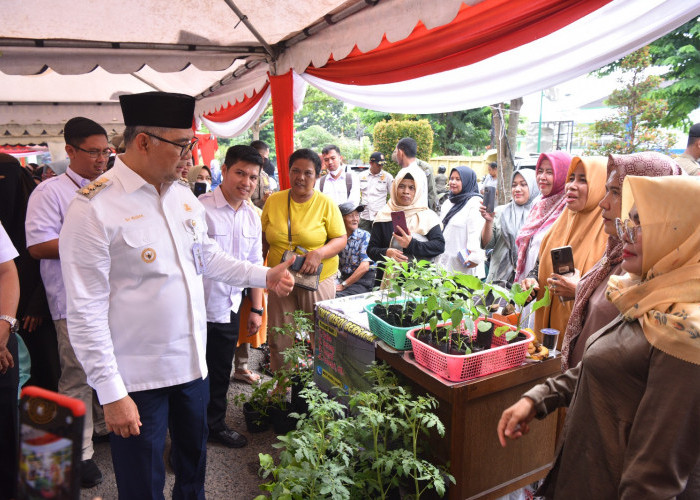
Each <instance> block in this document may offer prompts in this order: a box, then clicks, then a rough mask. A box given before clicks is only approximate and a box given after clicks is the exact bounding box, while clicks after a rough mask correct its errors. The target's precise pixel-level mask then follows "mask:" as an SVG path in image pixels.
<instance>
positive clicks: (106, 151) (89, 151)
mask: <svg viewBox="0 0 700 500" xmlns="http://www.w3.org/2000/svg"><path fill="white" fill-rule="evenodd" d="M73 147H74V148H75V149H79V150H80V151H82V152H83V153H87V155H88V156H89V157H90V158H92V159H93V160H96V159H97V158H98V157H99V156H102V157H104V158H109V157H110V156H112V153H114V151H113V150H111V149H109V148H107V149H103V150H102V151H100V150H99V149H83V148H81V147H80V146H73Z"/></svg>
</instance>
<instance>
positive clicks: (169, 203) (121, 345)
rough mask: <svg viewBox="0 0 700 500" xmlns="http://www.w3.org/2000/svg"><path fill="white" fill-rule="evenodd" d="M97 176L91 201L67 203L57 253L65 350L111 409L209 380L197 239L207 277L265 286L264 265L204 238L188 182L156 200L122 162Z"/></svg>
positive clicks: (151, 189)
mask: <svg viewBox="0 0 700 500" xmlns="http://www.w3.org/2000/svg"><path fill="white" fill-rule="evenodd" d="M103 178H106V179H107V182H106V184H105V185H104V187H101V188H98V189H97V190H95V193H94V196H92V198H91V199H90V198H89V197H87V196H83V195H79V196H77V197H76V198H75V199H74V200H73V202H72V203H71V205H70V207H69V208H68V212H67V214H66V221H65V224H64V225H63V229H62V230H61V235H60V240H59V241H60V247H59V248H60V254H61V267H62V270H63V276H64V279H65V285H66V292H67V303H68V331H69V334H70V340H71V344H72V345H73V348H74V349H75V354H76V356H77V358H78V360H79V361H80V362H81V364H82V365H83V368H84V369H85V373H86V374H87V379H88V382H89V384H90V385H91V386H92V387H94V388H95V390H96V391H97V395H98V397H99V400H100V403H101V404H107V403H111V402H113V401H116V400H119V399H121V398H123V397H124V396H126V395H127V391H129V392H133V391H143V390H148V389H157V388H161V387H168V386H173V385H178V384H183V383H186V382H190V381H192V380H195V379H197V378H205V377H206V376H207V366H206V360H205V347H206V331H207V330H206V309H205V306H204V287H203V286H202V275H199V274H197V271H196V268H195V262H194V257H193V245H194V244H195V242H198V243H201V245H202V257H203V258H202V260H203V261H204V263H205V265H206V270H205V271H204V275H205V276H206V277H208V278H215V279H221V280H224V281H226V282H227V283H229V284H230V285H232V286H252V287H257V288H264V287H265V285H266V274H267V268H265V267H261V266H256V265H253V264H250V263H249V262H242V261H238V260H235V259H233V258H232V257H229V256H228V255H227V254H226V253H225V252H223V251H222V250H221V248H219V246H218V245H217V244H216V242H214V241H213V240H212V239H210V238H209V237H208V236H207V226H206V222H205V214H204V207H203V206H202V204H201V203H199V201H197V198H195V196H194V195H193V194H192V191H191V190H190V188H189V186H185V185H183V184H181V183H179V182H175V183H172V184H169V185H166V184H164V185H163V187H162V188H161V193H160V194H158V192H157V191H156V189H155V188H154V187H153V186H152V185H150V184H148V183H147V182H146V181H145V180H144V179H143V178H142V177H141V176H139V175H138V174H137V173H136V172H134V171H133V170H131V169H130V168H129V167H127V166H126V165H125V164H124V163H123V162H122V161H121V159H120V158H119V157H117V159H116V161H115V164H114V168H113V169H112V170H110V171H109V172H107V173H106V174H105V175H104V176H103ZM101 179H102V178H101Z"/></svg>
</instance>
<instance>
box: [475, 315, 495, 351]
mask: <svg viewBox="0 0 700 500" xmlns="http://www.w3.org/2000/svg"><path fill="white" fill-rule="evenodd" d="M493 330H494V324H493V323H491V322H490V321H480V322H479V324H478V325H476V343H477V345H479V346H481V347H483V348H484V349H491V343H492V342H493Z"/></svg>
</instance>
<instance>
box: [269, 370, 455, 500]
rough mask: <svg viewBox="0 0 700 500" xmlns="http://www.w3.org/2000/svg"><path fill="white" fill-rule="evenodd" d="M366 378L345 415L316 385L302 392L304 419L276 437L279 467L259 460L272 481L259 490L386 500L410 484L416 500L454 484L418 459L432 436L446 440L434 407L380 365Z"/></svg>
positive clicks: (294, 498) (278, 495) (291, 496)
mask: <svg viewBox="0 0 700 500" xmlns="http://www.w3.org/2000/svg"><path fill="white" fill-rule="evenodd" d="M366 376H367V377H368V378H369V379H370V380H371V381H372V387H371V388H370V389H369V390H367V391H360V392H355V393H353V394H352V395H351V398H350V402H349V409H346V408H345V407H344V406H343V405H342V404H340V403H339V402H337V401H336V400H334V399H333V398H331V397H329V396H328V395H326V394H325V393H323V392H322V391H320V390H319V389H318V388H317V387H316V386H315V385H314V384H312V383H309V384H308V385H307V386H306V388H305V389H304V390H303V391H302V396H303V397H304V398H305V399H306V401H307V403H308V407H309V411H308V414H305V415H301V416H300V422H299V424H298V426H297V429H296V430H294V431H292V432H290V433H289V434H287V435H286V436H279V437H278V439H279V442H278V443H276V444H275V445H274V446H275V447H276V448H279V449H281V450H282V451H281V453H280V458H279V462H278V463H277V464H276V463H275V461H274V459H273V458H272V456H271V455H268V454H260V455H259V457H260V467H261V469H260V470H261V475H262V476H263V478H265V479H268V480H269V481H268V482H266V483H265V484H263V485H262V486H261V489H262V490H263V491H265V492H267V493H269V495H270V496H271V497H272V498H273V499H285V500H287V499H288V500H302V499H321V498H323V499H333V500H335V499H352V498H367V497H368V496H369V498H381V499H385V498H387V496H388V495H389V493H390V491H391V490H392V488H396V487H398V486H399V485H400V484H404V485H406V484H410V486H411V488H412V489H413V490H414V491H415V493H414V498H416V499H419V498H420V497H421V495H422V494H424V492H425V490H426V489H428V488H435V490H436V491H437V492H438V493H439V494H440V495H444V493H445V488H446V484H445V480H446V479H445V478H447V480H448V481H451V482H454V478H453V477H452V476H450V475H449V474H446V473H445V472H444V471H442V470H441V469H440V468H438V467H436V466H435V465H433V464H431V463H430V462H429V461H427V460H425V459H423V458H421V449H420V442H421V440H420V437H421V436H422V435H424V434H426V433H428V432H429V430H431V429H435V431H436V432H437V433H438V435H440V436H444V426H443V425H442V423H441V422H440V420H439V419H438V417H437V416H436V415H435V414H434V413H433V410H434V409H435V408H436V407H437V401H436V400H435V399H433V398H431V397H423V396H421V397H418V398H414V397H412V396H411V395H410V393H409V392H408V391H407V390H406V389H404V388H403V387H402V386H400V385H398V383H397V379H396V376H395V375H394V373H393V372H392V371H391V369H390V368H388V367H387V366H385V365H380V364H376V363H374V364H373V365H372V366H371V367H370V368H369V370H368V371H367V373H366ZM262 498H267V497H265V496H263V495H261V496H259V497H258V499H262ZM258 499H256V500H258Z"/></svg>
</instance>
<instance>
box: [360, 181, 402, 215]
mask: <svg viewBox="0 0 700 500" xmlns="http://www.w3.org/2000/svg"><path fill="white" fill-rule="evenodd" d="M358 177H359V180H360V195H361V203H362V204H363V205H365V209H364V211H363V212H362V213H361V214H360V217H362V218H363V219H365V220H371V221H373V220H374V218H375V217H376V216H377V212H379V211H380V210H381V209H382V208H384V205H386V200H387V198H388V197H389V194H390V193H391V183H392V182H393V181H394V177H393V176H392V175H391V174H390V173H389V172H386V171H385V170H380V171H379V172H378V173H377V174H373V173H372V172H370V171H369V170H366V171H364V172H362V173H361V174H360V175H359V176H358Z"/></svg>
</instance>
